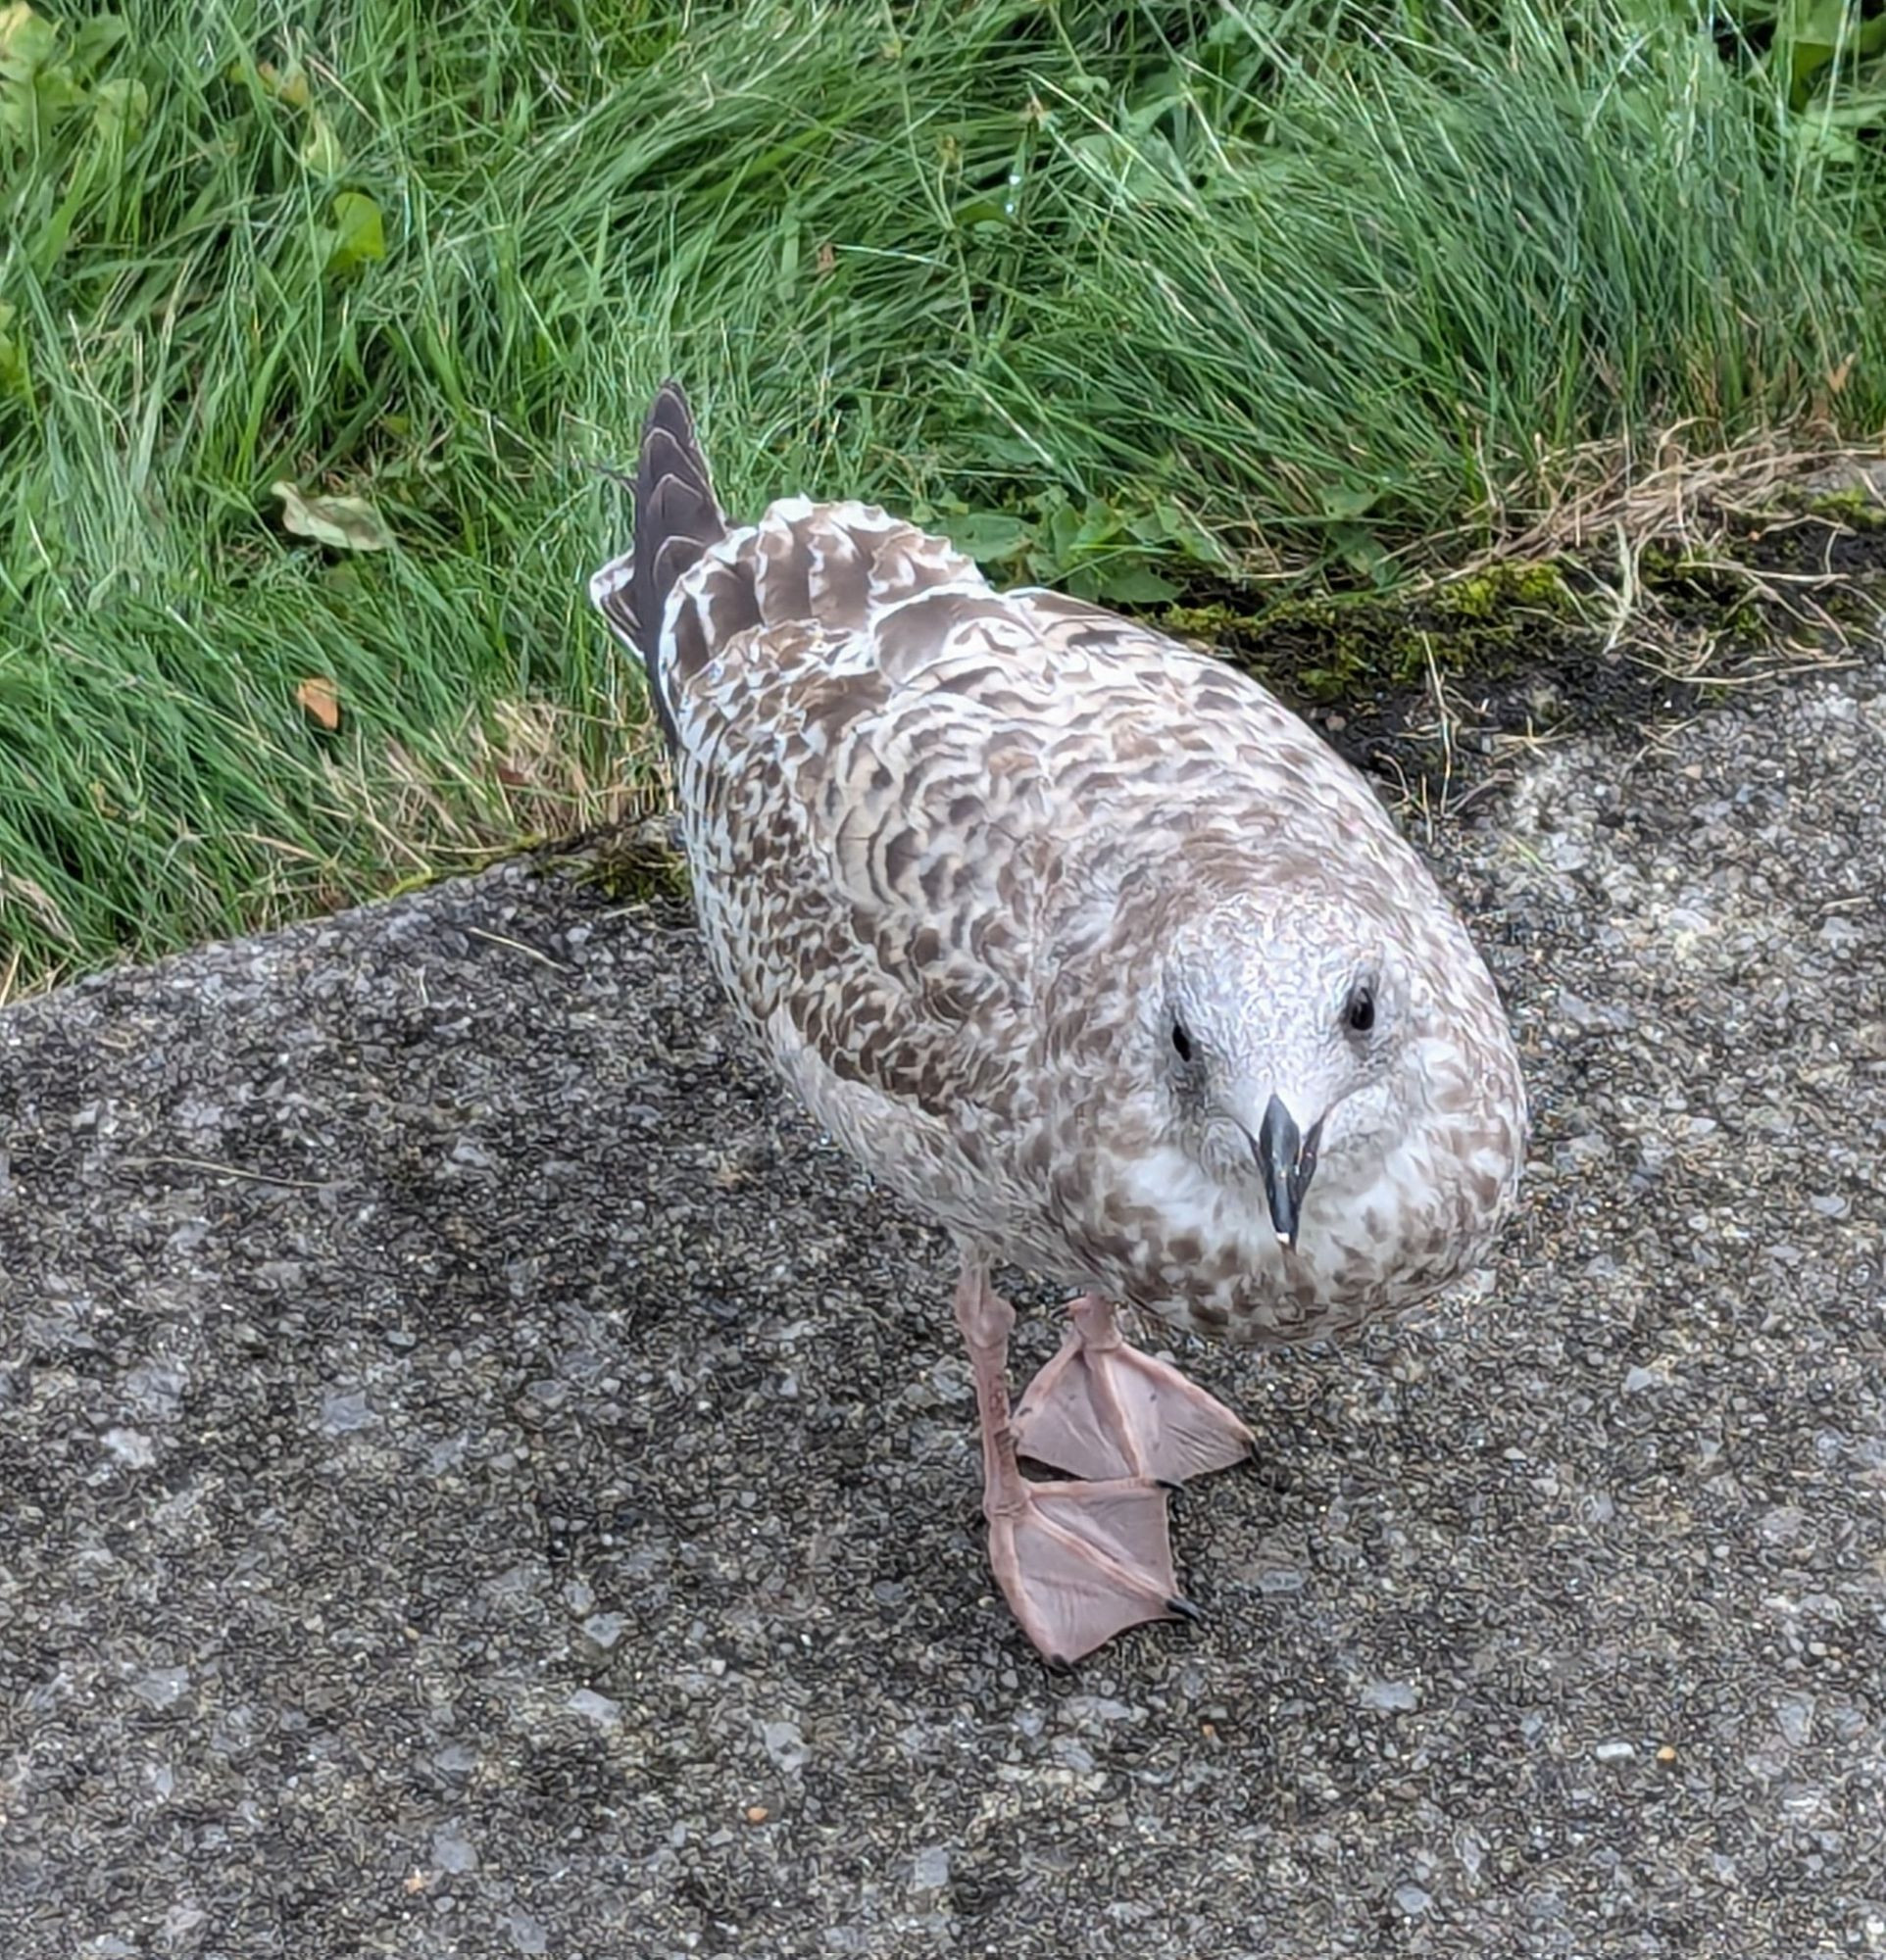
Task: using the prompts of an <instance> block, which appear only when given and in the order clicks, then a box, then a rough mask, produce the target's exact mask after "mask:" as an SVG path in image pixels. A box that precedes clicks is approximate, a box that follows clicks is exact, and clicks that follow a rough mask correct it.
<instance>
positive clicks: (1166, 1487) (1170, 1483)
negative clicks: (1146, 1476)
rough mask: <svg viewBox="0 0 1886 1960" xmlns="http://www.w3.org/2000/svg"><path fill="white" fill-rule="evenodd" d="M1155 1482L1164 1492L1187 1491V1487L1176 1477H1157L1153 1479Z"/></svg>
mask: <svg viewBox="0 0 1886 1960" xmlns="http://www.w3.org/2000/svg"><path fill="white" fill-rule="evenodd" d="M1153 1482H1154V1483H1155V1484H1157V1485H1158V1486H1159V1487H1160V1489H1161V1490H1162V1491H1173V1492H1177V1491H1182V1490H1184V1489H1185V1486H1184V1485H1183V1484H1181V1483H1180V1482H1179V1481H1178V1480H1177V1479H1176V1478H1174V1477H1155V1478H1154V1479H1153Z"/></svg>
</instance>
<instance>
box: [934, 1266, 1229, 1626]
mask: <svg viewBox="0 0 1886 1960" xmlns="http://www.w3.org/2000/svg"><path fill="white" fill-rule="evenodd" d="M956 1324H957V1326H958V1327H959V1328H960V1329H961V1330H962V1334H963V1341H964V1345H965V1346H966V1347H967V1348H968V1350H969V1366H970V1370H971V1372H972V1373H973V1375H974V1377H975V1401H976V1410H977V1413H978V1414H979V1415H980V1417H981V1420H982V1513H983V1515H984V1516H985V1517H986V1518H987V1519H988V1521H989V1564H990V1566H991V1567H992V1568H993V1570H994V1572H995V1578H996V1584H997V1585H999V1586H1000V1587H1001V1588H1002V1592H1003V1595H1004V1597H1006V1598H1007V1600H1008V1602H1009V1604H1010V1606H1011V1607H1012V1608H1013V1609H1014V1611H1015V1616H1016V1618H1017V1620H1019V1621H1020V1623H1021V1629H1022V1631H1023V1632H1024V1633H1025V1634H1026V1635H1027V1636H1028V1638H1029V1639H1030V1640H1031V1641H1033V1642H1034V1643H1035V1645H1036V1646H1037V1647H1039V1648H1040V1650H1041V1651H1042V1653H1044V1654H1045V1655H1046V1656H1047V1657H1048V1659H1049V1660H1050V1661H1054V1662H1058V1663H1063V1664H1065V1663H1067V1662H1070V1661H1076V1660H1078V1659H1079V1658H1080V1657H1081V1655H1082V1654H1086V1653H1091V1652H1092V1651H1093V1650H1094V1648H1095V1647H1098V1646H1101V1645H1104V1644H1105V1643H1106V1642H1108V1641H1110V1640H1112V1639H1113V1637H1114V1636H1115V1635H1116V1634H1117V1633H1123V1632H1124V1631H1125V1629H1126V1628H1128V1627H1133V1626H1137V1625H1139V1623H1140V1622H1141V1621H1142V1620H1166V1619H1171V1618H1174V1617H1185V1618H1196V1617H1197V1614H1198V1609H1197V1608H1196V1607H1195V1606H1193V1605H1192V1604H1191V1603H1190V1602H1189V1601H1187V1600H1185V1599H1182V1598H1180V1597H1179V1596H1178V1585H1177V1582H1176V1580H1175V1579H1174V1578H1173V1575H1172V1550H1171V1545H1170V1544H1169V1542H1168V1540H1167V1538H1166V1493H1165V1492H1164V1491H1162V1490H1161V1489H1160V1488H1159V1486H1158V1485H1157V1484H1152V1483H1148V1482H1147V1481H1146V1480H1145V1479H1143V1478H1119V1479H1114V1480H1110V1481H1107V1482H1104V1483H1095V1484H1032V1483H1029V1482H1028V1481H1027V1480H1026V1479H1025V1478H1024V1477H1023V1476H1022V1474H1021V1470H1020V1467H1019V1465H1018V1464H1017V1460H1016V1446H1015V1438H1014V1437H1013V1436H1012V1435H1011V1433H1010V1428H1009V1379H1008V1365H1009V1330H1010V1329H1011V1328H1012V1327H1013V1326H1014V1325H1015V1309H1014V1308H1013V1307H1012V1306H1011V1305H1010V1304H1009V1302H1008V1301H1007V1300H1006V1299H1002V1298H1001V1296H1000V1295H998V1294H996V1293H994V1292H993V1291H992V1290H991V1289H990V1286H989V1278H988V1270H987V1268H986V1267H985V1266H983V1265H981V1264H979V1263H977V1262H975V1261H973V1260H970V1259H968V1258H966V1259H965V1260H964V1262H963V1273H962V1278H961V1279H960V1280H959V1281H958V1283H957V1289H956Z"/></svg>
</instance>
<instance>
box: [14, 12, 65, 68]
mask: <svg viewBox="0 0 1886 1960" xmlns="http://www.w3.org/2000/svg"><path fill="white" fill-rule="evenodd" d="M58 40H59V34H58V30H57V29H56V28H55V27H54V26H53V24H52V23H51V22H50V21H48V20H46V19H44V18H43V17H42V16H40V15H38V14H35V13H34V12H33V11H32V9H31V8H30V7H27V6H25V5H16V6H12V7H0V75H5V76H7V78H8V79H9V80H12V81H25V78H26V77H27V76H28V75H29V74H31V73H32V72H33V71H34V70H35V69H38V68H43V67H44V66H45V64H46V63H47V61H48V60H49V59H50V58H51V56H52V51H53V49H54V47H55V46H56V45H57V43H58Z"/></svg>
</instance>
